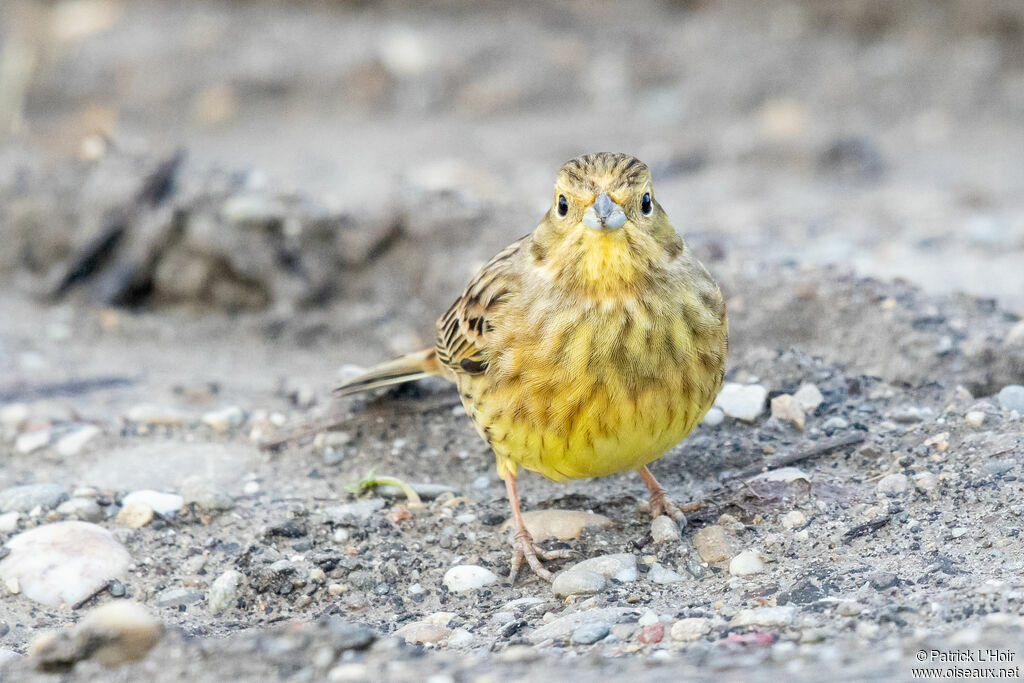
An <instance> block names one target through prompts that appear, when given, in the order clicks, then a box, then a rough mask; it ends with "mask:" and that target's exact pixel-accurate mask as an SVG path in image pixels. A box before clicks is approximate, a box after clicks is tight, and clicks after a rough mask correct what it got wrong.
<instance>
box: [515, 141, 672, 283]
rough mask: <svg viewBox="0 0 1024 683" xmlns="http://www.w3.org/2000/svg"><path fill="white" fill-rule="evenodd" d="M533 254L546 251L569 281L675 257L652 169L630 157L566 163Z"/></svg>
mask: <svg viewBox="0 0 1024 683" xmlns="http://www.w3.org/2000/svg"><path fill="white" fill-rule="evenodd" d="M534 243H535V245H536V246H535V249H534V255H535V257H536V256H537V255H538V254H544V255H549V254H550V255H551V257H552V258H553V259H554V262H553V263H552V266H555V264H557V267H558V268H559V269H560V270H559V272H561V273H562V274H563V275H566V276H567V277H569V278H570V279H571V280H574V281H597V282H599V283H600V282H604V283H608V285H609V286H611V285H612V284H614V283H615V282H616V281H631V280H633V279H634V278H635V276H636V275H638V274H640V273H641V271H643V270H644V269H649V268H652V267H653V268H656V267H658V266H659V264H664V263H666V262H667V261H668V260H670V259H672V258H675V257H676V256H677V255H678V254H679V253H680V251H681V250H682V249H683V245H682V241H681V240H680V238H679V236H678V235H677V234H676V231H675V229H674V228H673V227H672V224H671V223H670V222H669V220H668V216H667V215H666V214H665V211H664V210H663V209H662V208H661V206H660V205H659V204H658V202H657V200H656V199H655V198H654V189H653V187H652V185H651V172H650V170H649V169H648V168H647V165H646V164H644V163H643V162H642V161H640V160H639V159H636V158H634V157H632V156H629V155H628V154H612V153H607V152H602V153H597V154H587V155H584V156H581V157H577V158H575V159H572V160H570V161H567V162H566V163H565V164H563V165H562V168H561V169H560V170H559V171H558V177H557V178H556V179H555V192H554V201H553V202H552V205H551V208H550V209H549V210H548V213H547V215H546V216H545V217H544V221H542V223H541V225H540V226H539V228H538V230H537V232H536V233H535V234H534Z"/></svg>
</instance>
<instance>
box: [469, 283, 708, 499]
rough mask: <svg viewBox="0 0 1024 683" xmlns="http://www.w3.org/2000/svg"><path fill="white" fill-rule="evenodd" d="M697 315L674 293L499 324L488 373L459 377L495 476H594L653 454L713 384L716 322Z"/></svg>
mask: <svg viewBox="0 0 1024 683" xmlns="http://www.w3.org/2000/svg"><path fill="white" fill-rule="evenodd" d="M687 297H689V298H687ZM701 310H702V308H701V306H700V302H699V301H697V300H696V299H695V298H694V297H692V296H690V295H687V294H685V293H681V294H679V296H677V297H675V298H666V299H665V300H664V301H662V302H661V303H657V302H651V301H647V300H635V299H627V300H621V301H614V302H604V303H601V304H597V303H594V304H590V305H586V304H580V303H579V302H577V303H576V304H575V305H574V306H573V307H571V308H552V307H550V306H546V305H544V302H534V303H533V305H532V306H528V307H526V308H524V310H523V312H522V313H521V315H516V316H510V320H509V321H508V323H507V324H505V325H503V326H502V327H501V328H500V329H498V330H496V331H495V332H496V334H495V338H494V340H493V346H492V348H494V349H496V352H495V355H494V356H493V357H492V358H491V359H490V367H489V369H488V372H487V373H485V374H483V375H478V376H464V377H461V378H460V379H459V384H460V392H461V393H462V395H463V402H464V403H465V405H466V409H467V411H468V412H469V414H470V415H471V416H472V418H473V420H474V422H475V423H476V425H477V429H478V430H479V431H480V433H481V435H482V436H483V437H484V439H486V440H487V441H488V443H489V444H490V445H491V447H492V448H493V449H494V452H495V454H496V456H497V462H498V469H499V474H501V475H504V473H505V472H506V471H511V472H513V473H514V472H515V471H516V467H517V466H519V465H521V466H522V467H525V468H526V469H529V470H533V471H536V472H539V473H541V474H543V475H545V476H547V477H549V478H551V479H555V480H565V479H570V478H584V477H595V476H603V475H607V474H611V473H614V472H619V471H622V470H626V469H636V468H638V467H640V466H642V465H645V464H647V463H649V462H651V461H652V460H654V459H656V458H658V457H660V456H661V455H662V454H663V453H664V452H665V451H666V450H668V449H669V448H671V447H672V446H673V445H674V444H676V443H677V442H678V441H679V440H680V439H681V438H682V437H683V436H685V435H686V434H687V432H689V431H690V430H691V429H692V428H693V427H694V425H695V424H696V423H697V421H698V420H700V418H701V417H702V416H703V415H704V413H705V412H706V411H707V409H708V408H709V407H710V406H711V402H712V401H713V400H714V396H715V394H716V393H717V391H718V388H719V386H720V382H721V373H722V366H723V365H724V358H725V348H724V344H725V329H724V320H718V319H715V316H714V315H713V313H712V312H707V314H706V316H705V314H704V313H702V312H701ZM702 316H703V317H702Z"/></svg>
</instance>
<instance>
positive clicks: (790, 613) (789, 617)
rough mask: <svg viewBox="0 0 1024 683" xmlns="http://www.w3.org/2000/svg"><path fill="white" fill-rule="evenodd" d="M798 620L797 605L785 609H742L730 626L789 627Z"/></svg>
mask: <svg viewBox="0 0 1024 683" xmlns="http://www.w3.org/2000/svg"><path fill="white" fill-rule="evenodd" d="M795 618H796V605H785V606H783V607H752V608H749V609H741V610H740V611H738V612H737V613H736V615H735V616H733V618H732V619H731V620H730V621H729V626H732V627H737V626H788V625H790V624H792V623H793V620H794V619H795Z"/></svg>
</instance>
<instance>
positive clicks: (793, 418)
mask: <svg viewBox="0 0 1024 683" xmlns="http://www.w3.org/2000/svg"><path fill="white" fill-rule="evenodd" d="M771 405H772V417H774V418H775V419H776V420H781V421H783V422H792V423H793V424H794V425H796V427H797V429H803V428H804V423H805V422H806V421H807V417H806V416H805V415H804V409H803V408H801V407H800V402H799V401H797V400H796V398H795V397H793V396H792V395H791V394H780V395H778V396H776V397H775V398H773V399H772V404H771Z"/></svg>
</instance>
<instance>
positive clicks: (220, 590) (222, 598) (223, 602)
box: [206, 569, 245, 614]
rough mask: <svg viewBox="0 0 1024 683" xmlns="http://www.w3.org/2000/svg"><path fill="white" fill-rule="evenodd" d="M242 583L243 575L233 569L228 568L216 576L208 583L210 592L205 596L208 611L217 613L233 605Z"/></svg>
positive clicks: (243, 580)
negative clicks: (211, 582)
mask: <svg viewBox="0 0 1024 683" xmlns="http://www.w3.org/2000/svg"><path fill="white" fill-rule="evenodd" d="M244 583H245V575H244V574H242V572H240V571H236V570H234V569H229V570H227V571H226V572H224V573H223V574H221V575H220V576H218V577H217V579H216V580H215V581H214V582H213V584H211V585H210V592H209V594H208V595H207V596H206V602H207V604H208V605H209V607H210V611H211V612H213V613H214V614H217V613H218V612H223V611H224V610H226V609H227V608H228V607H231V606H232V605H234V604H235V602H236V601H237V600H238V596H239V594H240V593H241V591H242V585H243V584H244Z"/></svg>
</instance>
